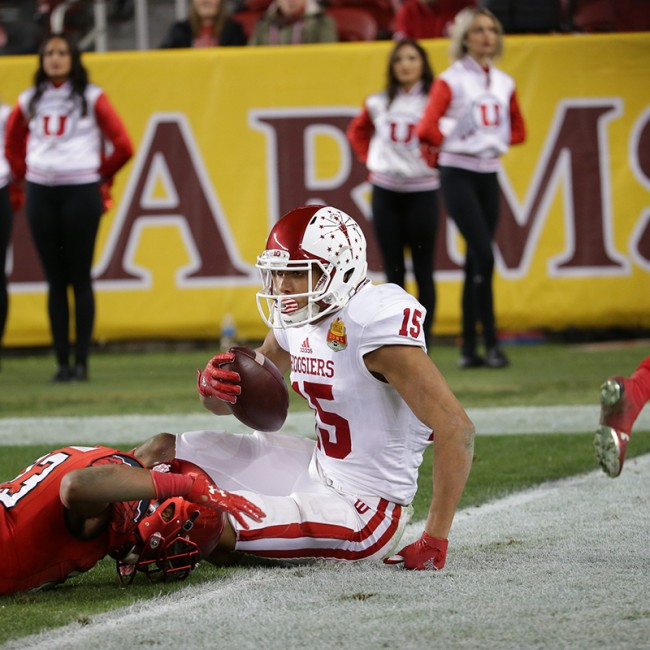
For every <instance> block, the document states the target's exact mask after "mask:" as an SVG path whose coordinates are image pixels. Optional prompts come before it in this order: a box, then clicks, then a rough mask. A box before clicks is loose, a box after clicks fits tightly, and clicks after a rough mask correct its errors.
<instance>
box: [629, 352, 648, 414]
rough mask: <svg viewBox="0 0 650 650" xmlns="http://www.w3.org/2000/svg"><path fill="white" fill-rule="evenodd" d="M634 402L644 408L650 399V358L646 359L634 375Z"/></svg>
mask: <svg viewBox="0 0 650 650" xmlns="http://www.w3.org/2000/svg"><path fill="white" fill-rule="evenodd" d="M630 379H632V380H633V381H632V385H633V386H634V400H635V402H637V403H638V404H639V406H640V407H641V408H642V407H643V405H644V404H645V403H646V402H647V401H648V399H650V357H646V358H645V359H644V360H643V361H642V362H641V363H640V364H639V367H638V368H637V369H636V370H635V371H634V373H633V374H632V377H630Z"/></svg>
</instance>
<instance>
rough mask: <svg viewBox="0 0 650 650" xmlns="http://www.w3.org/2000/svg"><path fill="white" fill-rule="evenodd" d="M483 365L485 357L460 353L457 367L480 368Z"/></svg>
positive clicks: (462, 368)
mask: <svg viewBox="0 0 650 650" xmlns="http://www.w3.org/2000/svg"><path fill="white" fill-rule="evenodd" d="M484 365H485V359H484V358H483V357H481V356H479V355H478V354H462V355H461V357H460V359H458V367H459V368H460V369H461V370H465V369H466V368H481V367H482V366H484Z"/></svg>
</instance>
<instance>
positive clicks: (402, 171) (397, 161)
mask: <svg viewBox="0 0 650 650" xmlns="http://www.w3.org/2000/svg"><path fill="white" fill-rule="evenodd" d="M432 83H433V70H432V69H431V65H430V63H429V59H428V57H427V53H426V52H425V50H424V49H423V48H422V46H421V45H419V44H418V43H417V42H416V41H413V40H403V41H400V42H399V43H397V44H396V45H395V46H394V47H393V49H392V51H391V53H390V56H389V58H388V71H387V77H386V87H385V88H384V90H382V91H381V92H378V93H375V94H373V95H370V96H369V97H367V98H366V100H365V103H364V107H363V110H362V111H361V113H359V115H357V116H356V117H355V118H354V119H353V120H352V122H351V123H350V126H349V127H348V130H347V136H348V139H349V141H350V144H351V145H352V148H353V149H354V151H355V153H356V154H357V156H358V158H359V160H361V162H363V163H365V164H366V166H367V168H368V172H369V179H370V183H371V184H372V221H373V225H374V228H375V234H376V236H377V242H378V243H379V248H380V250H381V256H382V261H383V266H384V273H385V274H386V279H387V280H388V282H392V283H394V284H398V285H399V286H400V287H402V288H403V287H404V286H405V275H406V267H405V263H404V249H405V248H407V247H408V249H409V250H410V252H411V259H412V261H413V274H414V275H415V281H416V283H417V286H418V300H419V301H420V303H421V304H422V305H423V306H424V307H425V308H426V310H427V313H426V317H425V318H424V322H423V326H424V334H425V339H426V341H427V344H428V342H429V339H430V336H431V326H432V324H433V318H434V312H435V307H436V292H435V285H434V282H433V258H434V248H435V238H436V230H437V226H438V198H437V194H438V192H437V190H438V188H439V187H440V181H439V178H438V170H437V169H435V168H432V167H430V166H429V165H428V164H427V162H426V160H424V158H423V157H422V153H421V151H420V142H419V140H418V138H417V136H416V135H415V129H416V126H417V124H418V122H419V121H420V119H421V117H422V114H423V112H424V107H425V106H426V104H427V99H428V94H429V89H430V88H431V84H432Z"/></svg>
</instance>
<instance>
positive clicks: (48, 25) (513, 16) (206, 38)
mask: <svg viewBox="0 0 650 650" xmlns="http://www.w3.org/2000/svg"><path fill="white" fill-rule="evenodd" d="M170 3H171V0H170ZM94 4H95V3H94V2H93V0H3V2H2V3H1V4H0V54H30V53H35V52H36V51H37V50H38V46H39V43H40V42H41V41H42V40H43V38H44V37H45V36H46V35H47V34H48V33H51V32H57V31H65V32H66V33H69V34H71V35H73V36H74V37H75V38H76V39H77V40H78V42H79V43H80V46H81V48H82V50H92V49H94V39H93V28H94V13H93V12H94V11H95V7H94ZM171 4H173V3H171ZM185 4H186V7H187V12H188V16H187V19H185V20H177V21H172V22H171V23H170V24H169V25H168V26H166V28H167V31H166V33H165V36H164V38H163V39H161V40H160V42H154V43H151V47H205V46H215V45H247V44H248V45H273V44H296V43H314V42H335V41H371V40H387V39H394V40H400V39H402V38H414V39H424V38H441V37H448V35H449V34H448V29H449V25H450V24H451V23H452V21H453V18H454V16H455V15H456V14H457V13H458V12H459V11H460V10H461V9H463V8H464V7H467V6H480V7H485V8H487V9H490V10H491V11H492V12H493V13H494V14H495V15H496V16H497V17H498V18H499V20H500V21H501V23H502V24H503V26H504V30H505V32H506V33H509V34H554V33H591V32H613V31H645V30H650V2H649V1H648V0H187V1H186V3H185ZM174 6H176V5H174ZM106 8H107V20H108V22H109V25H111V24H112V25H122V26H124V25H125V24H127V25H128V24H129V23H132V22H133V21H135V20H136V17H135V11H134V4H133V0H109V2H108V3H107V4H106ZM109 49H110V48H109Z"/></svg>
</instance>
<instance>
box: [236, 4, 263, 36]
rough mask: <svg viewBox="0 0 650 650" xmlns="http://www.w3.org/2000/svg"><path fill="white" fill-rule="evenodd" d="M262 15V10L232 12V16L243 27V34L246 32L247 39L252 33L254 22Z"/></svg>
mask: <svg viewBox="0 0 650 650" xmlns="http://www.w3.org/2000/svg"><path fill="white" fill-rule="evenodd" d="M263 15H264V12H263V11H248V10H244V11H238V12H237V13H235V14H233V15H232V18H233V20H236V21H237V22H238V23H240V24H241V26H242V27H243V28H244V34H246V38H247V39H249V38H250V37H251V36H252V34H253V30H254V29H255V23H256V22H257V21H258V20H259V18H260V17H261V16H263Z"/></svg>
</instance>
